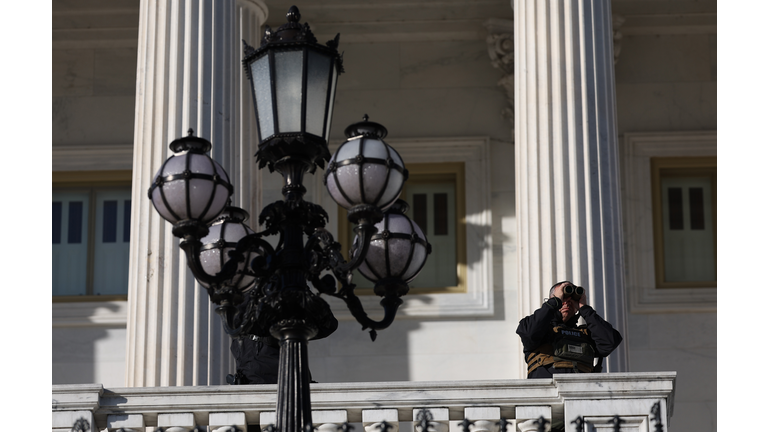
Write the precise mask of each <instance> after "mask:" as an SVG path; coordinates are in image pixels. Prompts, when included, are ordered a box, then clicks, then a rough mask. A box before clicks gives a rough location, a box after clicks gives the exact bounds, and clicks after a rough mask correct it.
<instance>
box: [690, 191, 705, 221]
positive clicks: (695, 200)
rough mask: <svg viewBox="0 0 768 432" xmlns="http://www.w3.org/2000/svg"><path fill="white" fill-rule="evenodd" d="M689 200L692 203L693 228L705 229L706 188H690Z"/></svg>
mask: <svg viewBox="0 0 768 432" xmlns="http://www.w3.org/2000/svg"><path fill="white" fill-rule="evenodd" d="M688 201H689V202H690V203H691V229H693V230H703V229H704V188H699V187H697V188H690V189H688Z"/></svg>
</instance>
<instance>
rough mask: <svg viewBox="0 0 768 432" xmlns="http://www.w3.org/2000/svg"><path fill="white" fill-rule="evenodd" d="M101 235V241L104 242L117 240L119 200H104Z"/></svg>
mask: <svg viewBox="0 0 768 432" xmlns="http://www.w3.org/2000/svg"><path fill="white" fill-rule="evenodd" d="M101 236H102V239H101V241H102V242H104V243H114V242H116V241H117V201H104V224H103V225H102V230H101Z"/></svg>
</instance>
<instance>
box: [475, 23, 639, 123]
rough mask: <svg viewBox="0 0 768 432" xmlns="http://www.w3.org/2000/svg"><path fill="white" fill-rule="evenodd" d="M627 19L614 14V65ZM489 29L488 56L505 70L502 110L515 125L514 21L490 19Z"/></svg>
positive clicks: (485, 24)
mask: <svg viewBox="0 0 768 432" xmlns="http://www.w3.org/2000/svg"><path fill="white" fill-rule="evenodd" d="M625 21H626V19H625V18H624V17H622V16H621V15H618V14H613V20H612V22H613V65H614V66H615V65H616V64H617V63H618V62H619V54H620V53H621V39H622V37H623V35H622V33H621V31H620V29H621V26H622V25H624V22H625ZM483 25H484V26H485V28H486V29H488V33H489V34H488V36H487V37H486V38H485V42H486V43H487V45H488V46H487V48H488V57H490V58H491V65H493V67H495V68H496V69H500V70H502V71H503V72H504V76H503V77H502V78H501V79H500V80H499V81H498V83H497V84H498V85H499V86H501V87H503V88H504V91H505V92H506V94H507V104H508V106H507V107H506V108H504V110H502V113H501V114H502V116H503V117H504V118H506V119H508V120H509V121H510V122H511V123H512V127H513V128H514V125H515V88H514V87H515V42H514V22H513V21H510V20H502V19H495V18H493V19H489V20H488V21H486V22H485V23H483Z"/></svg>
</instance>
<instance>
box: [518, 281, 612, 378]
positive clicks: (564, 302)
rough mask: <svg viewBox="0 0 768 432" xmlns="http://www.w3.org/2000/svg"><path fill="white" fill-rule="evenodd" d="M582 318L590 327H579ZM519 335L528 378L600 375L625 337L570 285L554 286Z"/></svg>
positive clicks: (582, 290) (583, 295)
mask: <svg viewBox="0 0 768 432" xmlns="http://www.w3.org/2000/svg"><path fill="white" fill-rule="evenodd" d="M579 318H584V321H585V322H586V324H584V325H578V320H579ZM517 334H518V335H519V336H520V339H521V341H522V342H523V352H524V354H525V361H526V363H528V378H551V377H552V374H556V373H579V372H584V373H589V372H600V371H601V370H602V360H603V357H606V356H608V354H610V353H611V352H612V351H613V350H614V349H616V347H618V346H619V344H620V343H621V341H622V338H621V334H619V332H618V331H616V330H615V329H614V328H613V326H611V324H610V323H608V322H607V321H605V320H604V319H603V318H602V317H600V315H598V314H597V312H595V310H594V309H592V307H591V306H589V305H588V304H587V293H586V291H585V290H584V288H582V287H579V286H576V285H574V284H573V283H572V282H570V281H563V282H558V283H556V284H554V285H553V286H552V288H550V290H549V298H548V299H546V300H545V301H544V304H543V305H542V306H541V307H540V308H539V309H537V310H536V311H535V312H533V314H532V315H530V316H527V317H525V318H523V319H522V320H520V325H519V326H518V327H517ZM595 360H597V361H596V362H595Z"/></svg>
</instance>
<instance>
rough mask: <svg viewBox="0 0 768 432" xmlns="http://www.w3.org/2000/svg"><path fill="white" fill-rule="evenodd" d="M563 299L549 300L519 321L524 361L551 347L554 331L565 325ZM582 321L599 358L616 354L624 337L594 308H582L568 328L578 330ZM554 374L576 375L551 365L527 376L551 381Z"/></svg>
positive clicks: (518, 331) (518, 327) (569, 322)
mask: <svg viewBox="0 0 768 432" xmlns="http://www.w3.org/2000/svg"><path fill="white" fill-rule="evenodd" d="M559 304H561V303H560V299H556V298H550V299H548V300H547V301H546V302H545V303H544V304H543V305H542V306H541V307H540V308H539V309H537V310H536V311H535V312H534V313H533V315H530V316H527V317H525V318H523V319H522V320H520V325H518V326H517V334H518V335H519V336H520V340H521V341H522V342H523V353H524V355H525V358H526V359H527V358H528V355H529V354H530V353H531V352H532V351H533V350H535V349H536V348H538V347H539V346H541V345H544V344H547V343H552V342H553V341H554V339H555V332H554V331H553V330H552V329H553V328H554V327H555V326H557V325H560V324H563V320H562V315H560V310H559V309H560V307H559ZM580 316H581V317H583V318H584V320H585V321H586V322H587V325H586V326H581V327H580V328H584V327H586V328H587V330H588V332H589V337H590V338H591V339H592V341H591V342H592V348H593V349H594V350H595V353H596V355H598V356H600V357H606V356H608V354H610V353H611V352H613V350H615V349H616V347H618V346H619V344H620V343H621V341H622V338H621V334H619V332H618V331H616V330H615V329H614V328H613V326H612V325H611V324H610V323H608V322H607V321H606V320H604V319H603V318H602V317H600V315H598V314H597V312H595V310H594V309H592V307H591V306H583V307H582V308H580V309H579V313H578V314H577V315H575V316H574V317H573V318H571V319H570V321H568V322H567V323H565V325H566V326H568V327H571V328H579V326H577V322H578V319H579V317H580ZM553 373H573V369H562V368H553V367H552V365H549V366H542V367H539V368H537V369H536V370H534V371H533V372H531V373H530V374H529V375H528V378H551V377H552V374H553Z"/></svg>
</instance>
